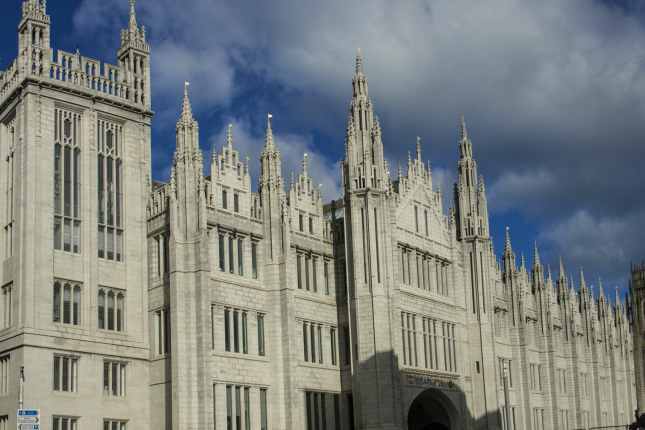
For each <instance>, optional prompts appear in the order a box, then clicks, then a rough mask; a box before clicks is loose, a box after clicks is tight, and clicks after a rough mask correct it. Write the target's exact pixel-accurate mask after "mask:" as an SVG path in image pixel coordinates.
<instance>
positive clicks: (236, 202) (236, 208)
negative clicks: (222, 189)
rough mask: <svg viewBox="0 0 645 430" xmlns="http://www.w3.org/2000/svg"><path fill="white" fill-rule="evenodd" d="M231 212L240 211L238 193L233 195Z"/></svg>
mask: <svg viewBox="0 0 645 430" xmlns="http://www.w3.org/2000/svg"><path fill="white" fill-rule="evenodd" d="M233 211H235V212H239V211H240V195H239V194H238V193H234V194H233Z"/></svg>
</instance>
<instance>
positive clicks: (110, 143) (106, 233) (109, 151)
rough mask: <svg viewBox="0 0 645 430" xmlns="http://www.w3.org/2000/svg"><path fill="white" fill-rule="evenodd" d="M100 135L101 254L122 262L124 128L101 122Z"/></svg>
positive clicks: (99, 230) (99, 250) (99, 241)
mask: <svg viewBox="0 0 645 430" xmlns="http://www.w3.org/2000/svg"><path fill="white" fill-rule="evenodd" d="M97 134H98V136H97V147H98V169H97V172H98V255H99V258H104V259H106V260H113V261H123V214H122V212H123V190H122V183H123V182H122V181H123V178H122V176H123V166H122V158H121V153H122V145H123V127H122V126H121V125H117V124H114V123H111V122H108V121H104V120H99V121H98V124H97Z"/></svg>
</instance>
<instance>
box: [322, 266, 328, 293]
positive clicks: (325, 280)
mask: <svg viewBox="0 0 645 430" xmlns="http://www.w3.org/2000/svg"><path fill="white" fill-rule="evenodd" d="M323 278H324V282H325V295H327V296H328V295H329V262H328V261H325V264H324V265H323Z"/></svg>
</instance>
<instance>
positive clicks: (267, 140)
mask: <svg viewBox="0 0 645 430" xmlns="http://www.w3.org/2000/svg"><path fill="white" fill-rule="evenodd" d="M272 119H273V115H272V114H270V113H269V114H267V129H266V133H265V136H264V150H265V151H273V150H275V144H274V143H273V130H272V129H271V120H272Z"/></svg>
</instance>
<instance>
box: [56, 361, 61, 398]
mask: <svg viewBox="0 0 645 430" xmlns="http://www.w3.org/2000/svg"><path fill="white" fill-rule="evenodd" d="M60 361H61V360H60V357H54V390H55V391H59V390H60Z"/></svg>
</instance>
